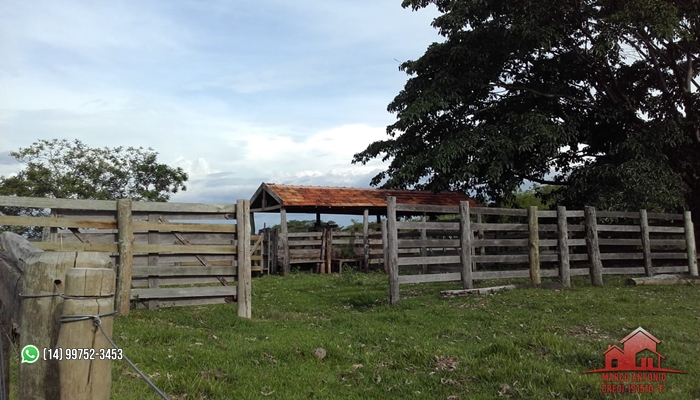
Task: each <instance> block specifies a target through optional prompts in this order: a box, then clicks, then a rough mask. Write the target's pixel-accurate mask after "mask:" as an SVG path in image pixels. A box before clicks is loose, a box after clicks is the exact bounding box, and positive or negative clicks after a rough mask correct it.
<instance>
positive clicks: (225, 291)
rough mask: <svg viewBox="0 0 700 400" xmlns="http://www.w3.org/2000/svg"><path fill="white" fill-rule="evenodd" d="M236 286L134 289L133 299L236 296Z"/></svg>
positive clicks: (132, 292)
mask: <svg viewBox="0 0 700 400" xmlns="http://www.w3.org/2000/svg"><path fill="white" fill-rule="evenodd" d="M236 288H237V287H236V286H215V287H185V288H158V289H133V290H132V291H131V298H132V300H133V299H138V300H142V299H174V298H193V297H230V296H236Z"/></svg>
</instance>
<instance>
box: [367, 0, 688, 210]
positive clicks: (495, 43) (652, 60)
mask: <svg viewBox="0 0 700 400" xmlns="http://www.w3.org/2000/svg"><path fill="white" fill-rule="evenodd" d="M431 4H433V5H435V6H436V7H437V9H438V10H439V11H440V12H441V15H440V16H439V17H437V18H436V19H435V20H434V22H433V26H434V27H435V28H437V29H438V30H439V32H440V34H441V35H443V36H444V38H445V40H444V41H443V42H441V43H434V44H432V45H431V46H430V47H429V48H428V49H427V51H426V52H425V54H424V55H423V56H421V57H420V58H419V59H417V60H415V61H407V62H405V63H403V64H402V65H401V67H400V68H401V70H403V71H405V72H406V73H407V74H408V75H409V76H410V78H409V80H408V81H407V83H406V85H405V87H404V89H403V90H402V91H401V92H400V93H399V94H398V95H397V96H396V98H395V99H394V100H393V101H392V102H391V104H390V105H389V107H388V109H389V111H390V112H392V113H395V114H396V115H397V120H396V122H395V123H394V124H392V125H390V126H389V127H388V128H387V133H388V134H389V136H390V137H389V138H388V139H386V140H382V141H378V142H374V143H372V144H370V145H369V147H367V149H366V150H364V151H363V152H361V153H358V154H356V155H355V157H354V159H353V162H354V163H366V162H368V161H370V160H372V159H374V158H382V159H383V160H385V161H390V164H389V166H388V169H387V170H386V171H384V172H381V173H380V174H378V175H377V176H375V177H374V179H373V180H372V184H374V185H379V184H383V186H385V187H395V188H412V187H415V188H424V189H432V190H436V191H440V190H447V189H452V190H455V189H457V190H458V189H461V190H476V191H477V192H478V194H479V195H480V197H484V198H490V199H491V200H494V201H501V200H503V199H504V198H507V197H508V196H510V195H511V194H512V193H514V191H515V189H516V188H517V187H518V186H520V185H521V184H522V183H523V182H524V181H531V182H536V183H540V184H545V185H546V184H552V185H556V186H558V187H559V189H558V190H557V191H556V196H557V201H559V202H560V203H564V204H567V205H569V206H575V207H580V206H582V205H584V204H588V205H596V206H598V207H601V208H608V209H637V208H640V207H646V208H649V209H654V210H677V209H680V208H683V207H690V209H691V210H692V211H694V216H695V218H696V221H698V222H696V223H700V220H698V219H697V218H699V217H700V94H699V93H700V92H698V89H699V88H700V86H699V84H698V80H697V77H698V72H699V71H700V59H698V56H699V53H700V2H699V1H698V0H684V1H681V0H679V1H666V0H664V1H662V0H629V1H617V0H616V1H613V0H604V1H600V0H578V1H572V0H562V1H551V0H547V1H544V0H522V1H505V0H481V1H476V0H405V1H404V2H403V6H404V7H406V8H407V7H410V8H413V9H414V10H417V9H420V8H425V7H428V6H429V5H431Z"/></svg>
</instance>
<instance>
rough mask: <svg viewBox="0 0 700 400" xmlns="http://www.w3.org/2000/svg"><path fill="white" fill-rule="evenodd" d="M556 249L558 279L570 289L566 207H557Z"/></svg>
mask: <svg viewBox="0 0 700 400" xmlns="http://www.w3.org/2000/svg"><path fill="white" fill-rule="evenodd" d="M557 231H558V232H557V233H558V234H559V238H558V239H559V240H558V241H557V249H558V250H559V279H560V280H561V284H562V285H563V286H564V287H571V270H570V263H569V226H568V223H567V220H566V207H564V206H558V207H557Z"/></svg>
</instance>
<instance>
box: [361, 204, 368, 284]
mask: <svg viewBox="0 0 700 400" xmlns="http://www.w3.org/2000/svg"><path fill="white" fill-rule="evenodd" d="M362 248H363V253H362V264H363V266H364V270H365V272H367V271H369V210H368V209H365V211H364V212H363V213H362Z"/></svg>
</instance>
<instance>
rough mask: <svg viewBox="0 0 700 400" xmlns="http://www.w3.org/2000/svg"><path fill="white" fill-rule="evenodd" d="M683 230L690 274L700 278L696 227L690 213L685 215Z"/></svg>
mask: <svg viewBox="0 0 700 400" xmlns="http://www.w3.org/2000/svg"><path fill="white" fill-rule="evenodd" d="M683 229H684V231H685V232H684V233H685V249H686V254H687V258H688V273H690V275H691V276H698V254H697V251H696V249H695V227H694V226H693V220H692V218H691V215H690V211H686V212H684V213H683Z"/></svg>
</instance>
